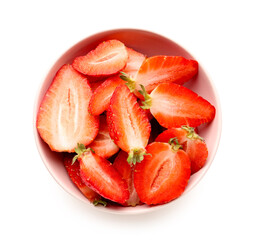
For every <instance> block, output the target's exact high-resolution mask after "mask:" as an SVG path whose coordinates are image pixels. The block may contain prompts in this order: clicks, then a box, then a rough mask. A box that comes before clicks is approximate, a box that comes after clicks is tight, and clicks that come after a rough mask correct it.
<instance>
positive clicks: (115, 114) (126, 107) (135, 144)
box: [107, 85, 151, 164]
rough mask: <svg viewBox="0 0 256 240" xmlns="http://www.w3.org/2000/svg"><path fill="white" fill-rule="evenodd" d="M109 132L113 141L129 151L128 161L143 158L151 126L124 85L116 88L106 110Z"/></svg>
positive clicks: (133, 161) (134, 161) (132, 161)
mask: <svg viewBox="0 0 256 240" xmlns="http://www.w3.org/2000/svg"><path fill="white" fill-rule="evenodd" d="M107 123H108V128H109V131H110V132H109V134H110V136H111V138H112V139H113V140H114V141H115V143H116V144H117V145H118V146H119V147H120V148H121V149H122V150H123V151H125V152H127V153H129V157H128V162H129V163H133V164H135V163H136V162H137V161H141V160H142V159H143V155H144V154H145V147H146V145H147V143H148V139H149V135H150V131H151V127H150V123H149V121H148V118H147V116H146V114H145V112H144V111H143V110H142V109H141V108H140V106H139V104H138V102H137V99H136V97H135V96H134V94H133V93H131V92H130V90H129V88H128V87H127V86H125V85H120V86H118V87H117V88H116V90H115V92H114V93H113V96H112V98H111V100H110V105H109V108H108V111H107Z"/></svg>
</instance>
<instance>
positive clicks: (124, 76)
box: [120, 72, 136, 92]
mask: <svg viewBox="0 0 256 240" xmlns="http://www.w3.org/2000/svg"><path fill="white" fill-rule="evenodd" d="M120 74H121V75H120V78H121V79H122V80H124V81H126V83H125V85H126V86H127V87H128V88H129V89H130V91H131V92H134V90H135V88H136V82H135V80H133V79H132V78H131V77H130V76H128V75H127V74H126V73H125V72H120Z"/></svg>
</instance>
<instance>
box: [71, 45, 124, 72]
mask: <svg viewBox="0 0 256 240" xmlns="http://www.w3.org/2000/svg"><path fill="white" fill-rule="evenodd" d="M127 59H128V53H127V51H126V47H125V45H124V44H123V43H122V42H120V41H118V40H108V41H104V42H102V43H100V44H99V45H98V46H97V47H96V48H95V49H94V50H92V51H90V52H89V53H87V54H86V55H85V56H80V57H77V58H75V60H74V62H73V64H72V65H73V67H74V68H75V69H76V70H77V71H79V72H81V73H83V74H86V75H91V76H102V75H112V74H115V73H117V72H119V71H120V70H122V69H123V68H124V67H125V65H126V63H127Z"/></svg>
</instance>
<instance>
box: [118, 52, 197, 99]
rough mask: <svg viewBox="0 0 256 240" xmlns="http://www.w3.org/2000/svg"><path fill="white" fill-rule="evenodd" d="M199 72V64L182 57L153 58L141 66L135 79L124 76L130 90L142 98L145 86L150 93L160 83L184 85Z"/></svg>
mask: <svg viewBox="0 0 256 240" xmlns="http://www.w3.org/2000/svg"><path fill="white" fill-rule="evenodd" d="M197 72H198V62H197V61H195V60H188V59H186V58H184V57H180V56H153V57H149V58H147V59H146V60H145V61H144V62H143V64H142V65H141V67H140V69H139V71H138V73H137V74H136V76H135V77H134V79H132V78H130V77H129V76H124V77H123V79H124V80H126V81H127V85H128V86H129V88H130V90H131V91H132V92H133V91H134V94H136V96H137V97H139V98H142V96H141V94H140V93H139V92H138V90H140V85H143V86H144V87H145V89H146V91H147V92H148V93H150V92H151V91H152V90H153V89H154V88H155V87H156V86H157V85H158V84H160V83H169V82H173V83H177V84H181V85H182V84H184V83H185V82H187V81H188V80H190V79H191V78H192V77H194V76H195V75H196V74H197Z"/></svg>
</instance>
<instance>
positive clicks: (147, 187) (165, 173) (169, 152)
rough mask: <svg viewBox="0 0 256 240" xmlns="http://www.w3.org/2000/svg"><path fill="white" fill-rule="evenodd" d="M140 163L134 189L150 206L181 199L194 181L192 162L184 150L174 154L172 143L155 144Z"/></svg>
mask: <svg viewBox="0 0 256 240" xmlns="http://www.w3.org/2000/svg"><path fill="white" fill-rule="evenodd" d="M146 149H147V152H148V153H150V154H151V155H146V156H145V157H144V160H143V161H142V162H141V163H137V164H136V166H135V171H134V186H135V188H136V191H137V193H138V196H139V198H140V200H141V201H142V202H144V203H146V204H148V205H152V204H164V203H167V202H170V201H172V200H173V199H175V198H177V197H179V196H180V195H181V194H182V193H183V192H184V190H185V188H186V186H187V184H188V180H189V178H190V160H189V158H188V155H187V154H186V153H185V152H184V151H183V150H178V151H174V150H173V149H172V147H171V146H170V144H168V143H159V142H154V143H151V144H149V145H148V146H147V148H146Z"/></svg>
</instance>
